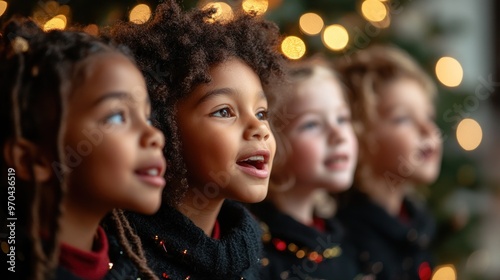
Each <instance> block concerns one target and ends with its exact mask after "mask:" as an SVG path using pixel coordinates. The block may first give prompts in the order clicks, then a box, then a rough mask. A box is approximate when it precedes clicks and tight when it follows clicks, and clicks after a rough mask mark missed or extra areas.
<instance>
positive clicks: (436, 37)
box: [0, 0, 500, 280]
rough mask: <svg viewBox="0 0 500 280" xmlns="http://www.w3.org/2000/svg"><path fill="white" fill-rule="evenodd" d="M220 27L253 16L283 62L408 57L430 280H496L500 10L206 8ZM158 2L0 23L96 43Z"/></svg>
mask: <svg viewBox="0 0 500 280" xmlns="http://www.w3.org/2000/svg"><path fill="white" fill-rule="evenodd" d="M181 3H182V6H183V7H184V8H185V9H190V8H192V7H195V6H199V7H205V6H207V5H208V6H210V5H211V6H215V7H218V8H219V11H220V13H219V15H218V16H220V17H221V18H228V17H229V18H230V17H231V13H232V11H233V10H236V9H240V8H243V9H244V10H254V11H257V12H258V13H260V14H262V16H264V17H266V18H267V19H269V20H272V21H274V22H275V23H276V24H278V25H279V27H280V30H281V33H282V34H283V36H284V38H285V39H284V41H283V44H282V45H281V51H282V52H283V53H284V54H285V55H286V56H287V57H289V58H290V59H301V58H304V57H307V56H310V55H312V54H314V53H317V52H322V53H324V54H325V55H327V56H329V57H332V58H340V59H343V58H345V59H348V58H349V55H351V54H352V53H354V52H356V51H357V50H360V49H363V48H366V47H367V46H369V45H371V44H375V43H389V44H394V45H397V46H399V47H401V48H403V49H405V50H406V51H407V52H409V53H410V54H411V55H412V56H413V57H414V58H415V59H417V61H418V62H419V63H420V65H421V66H422V67H423V68H424V69H425V70H426V71H427V73H429V75H430V76H431V77H433V78H434V80H435V82H436V84H437V85H438V90H439V96H438V103H437V108H438V111H437V112H438V114H437V122H438V125H439V127H440V128H441V130H442V133H443V145H444V156H443V163H442V171H441V175H440V177H439V179H438V181H437V182H436V183H435V184H433V185H432V186H429V187H425V188H423V189H421V190H419V191H421V193H422V195H423V196H424V197H425V198H426V199H427V201H428V204H429V207H430V208H431V210H432V211H433V213H434V215H435V217H436V219H437V221H438V223H439V228H440V230H439V235H438V239H437V242H436V245H435V246H434V248H433V252H434V253H435V255H436V257H437V264H438V265H439V266H438V267H437V268H436V269H435V271H434V272H433V276H432V279H433V280H453V279H478V280H479V279H485V280H498V279H500V145H498V144H497V143H500V124H499V123H500V94H499V93H498V91H499V87H500V68H499V65H500V63H499V62H500V1H495V0H477V1H468V0H315V1H307V0H243V1H241V0H229V1H223V2H210V1H206V0H200V1H193V0H184V1H182V2H181ZM156 5H157V1H140V0H139V1H137V0H106V1H102V0H85V1H83V0H82V1H77V0H59V1H43V0H36V1H35V0H33V1H28V0H22V1H21V0H8V1H0V21H1V22H4V21H5V20H6V19H8V18H9V17H10V16H11V15H13V14H21V15H25V16H30V17H32V18H33V19H34V20H35V21H36V22H37V23H38V24H39V25H40V26H43V27H44V29H46V30H49V29H54V28H56V29H65V28H67V27H69V26H72V25H78V26H81V27H84V28H85V31H86V32H88V33H92V34H98V33H99V30H100V29H102V28H104V27H105V26H107V25H111V24H113V23H114V22H116V21H118V20H125V21H128V20H130V21H133V22H135V23H137V24H141V23H143V22H145V21H146V20H147V19H148V18H149V17H150V15H151V11H152V10H154V8H155V6H156Z"/></svg>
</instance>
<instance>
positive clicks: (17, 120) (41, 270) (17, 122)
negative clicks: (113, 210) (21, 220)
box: [11, 53, 47, 280]
mask: <svg viewBox="0 0 500 280" xmlns="http://www.w3.org/2000/svg"><path fill="white" fill-rule="evenodd" d="M16 57H17V60H18V61H17V62H18V65H19V68H18V71H17V76H16V80H15V82H14V87H13V89H12V98H11V100H12V108H13V112H12V113H13V116H12V117H13V120H14V135H15V138H16V139H20V138H22V129H21V110H20V105H19V91H20V87H21V80H22V77H23V75H24V61H25V58H24V55H23V54H22V53H17V54H16ZM30 176H31V177H32V178H34V176H35V172H34V170H33V166H31V168H30ZM33 185H34V188H33V193H32V195H33V197H32V203H31V212H30V219H31V223H30V226H29V237H30V240H31V244H32V246H33V253H34V254H33V256H32V258H33V275H32V276H33V277H34V279H35V280H38V279H40V280H43V279H45V278H46V273H47V267H46V264H47V255H46V254H45V251H44V250H43V246H42V241H41V240H40V216H39V214H40V199H41V198H40V188H41V186H40V185H39V184H38V183H37V182H35V183H34V184H33Z"/></svg>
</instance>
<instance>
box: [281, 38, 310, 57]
mask: <svg viewBox="0 0 500 280" xmlns="http://www.w3.org/2000/svg"><path fill="white" fill-rule="evenodd" d="M281 51H282V52H283V54H284V55H285V56H286V57H288V58H290V59H299V58H301V57H302V56H304V54H305V53H306V44H305V43H304V41H302V39H300V38H299V37H297V36H288V37H286V38H285V39H284V40H283V42H281Z"/></svg>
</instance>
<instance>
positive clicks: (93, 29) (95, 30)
mask: <svg viewBox="0 0 500 280" xmlns="http://www.w3.org/2000/svg"><path fill="white" fill-rule="evenodd" d="M83 32H85V33H87V34H90V35H93V36H97V35H99V27H98V26H97V25H95V24H89V25H87V26H85V27H84V28H83Z"/></svg>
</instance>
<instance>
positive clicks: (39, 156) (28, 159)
mask: <svg viewBox="0 0 500 280" xmlns="http://www.w3.org/2000/svg"><path fill="white" fill-rule="evenodd" d="M3 155H4V157H5V161H6V162H7V165H8V166H11V167H13V168H14V169H15V170H16V175H17V176H19V178H21V179H22V180H24V181H38V182H40V183H45V182H47V181H48V180H49V179H50V178H51V176H52V170H51V166H50V159H49V158H48V157H47V156H46V154H45V153H44V152H43V151H42V150H41V148H40V147H39V146H37V145H35V144H34V143H32V142H30V141H28V140H26V139H9V140H7V142H6V143H5V145H4V149H3ZM31 169H33V171H31ZM32 172H33V174H32ZM32 175H33V176H34V178H32Z"/></svg>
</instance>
